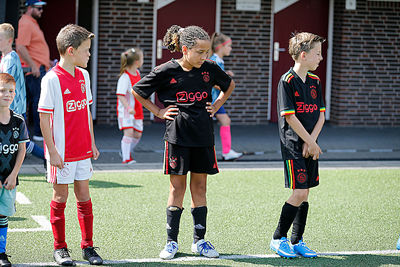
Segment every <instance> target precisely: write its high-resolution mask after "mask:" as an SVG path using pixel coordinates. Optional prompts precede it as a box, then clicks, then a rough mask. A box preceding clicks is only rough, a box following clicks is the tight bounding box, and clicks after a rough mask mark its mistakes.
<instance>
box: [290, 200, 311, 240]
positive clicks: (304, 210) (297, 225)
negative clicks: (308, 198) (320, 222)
mask: <svg viewBox="0 0 400 267" xmlns="http://www.w3.org/2000/svg"><path fill="white" fill-rule="evenodd" d="M308 207H309V205H308V202H303V203H301V205H300V206H299V209H298V211H297V214H296V217H295V218H294V221H293V228H292V237H291V238H290V241H291V242H292V244H293V245H294V244H297V243H299V241H300V240H301V239H302V238H303V234H304V229H305V227H306V221H307V214H308Z"/></svg>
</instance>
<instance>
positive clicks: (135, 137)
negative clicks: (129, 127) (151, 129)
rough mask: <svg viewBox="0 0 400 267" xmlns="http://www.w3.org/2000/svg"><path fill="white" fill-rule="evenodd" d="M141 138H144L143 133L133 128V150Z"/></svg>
mask: <svg viewBox="0 0 400 267" xmlns="http://www.w3.org/2000/svg"><path fill="white" fill-rule="evenodd" d="M140 138H142V133H141V132H138V131H136V130H133V138H132V143H131V148H130V149H131V152H133V150H134V149H135V147H136V145H137V144H138V143H139V141H140Z"/></svg>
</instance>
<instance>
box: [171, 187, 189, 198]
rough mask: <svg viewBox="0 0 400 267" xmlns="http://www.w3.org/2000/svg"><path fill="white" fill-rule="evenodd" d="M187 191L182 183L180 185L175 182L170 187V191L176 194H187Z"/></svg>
mask: <svg viewBox="0 0 400 267" xmlns="http://www.w3.org/2000/svg"><path fill="white" fill-rule="evenodd" d="M185 191H186V186H185V185H182V184H179V185H177V184H175V185H173V186H171V187H170V192H171V194H172V195H174V196H182V195H184V194H185Z"/></svg>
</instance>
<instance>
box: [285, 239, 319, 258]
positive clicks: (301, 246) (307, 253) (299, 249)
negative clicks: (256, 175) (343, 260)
mask: <svg viewBox="0 0 400 267" xmlns="http://www.w3.org/2000/svg"><path fill="white" fill-rule="evenodd" d="M290 246H291V247H292V249H293V251H294V253H296V255H299V256H302V257H304V258H316V257H317V256H318V255H317V253H316V252H315V251H314V250H312V249H310V248H309V247H307V246H306V243H304V242H303V239H300V241H299V243H297V244H295V245H292V244H290Z"/></svg>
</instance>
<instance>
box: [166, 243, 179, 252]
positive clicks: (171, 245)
mask: <svg viewBox="0 0 400 267" xmlns="http://www.w3.org/2000/svg"><path fill="white" fill-rule="evenodd" d="M176 248H177V246H176V245H175V243H172V242H169V243H168V245H167V251H168V252H169V253H171V252H172V251H174V249H176Z"/></svg>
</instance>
